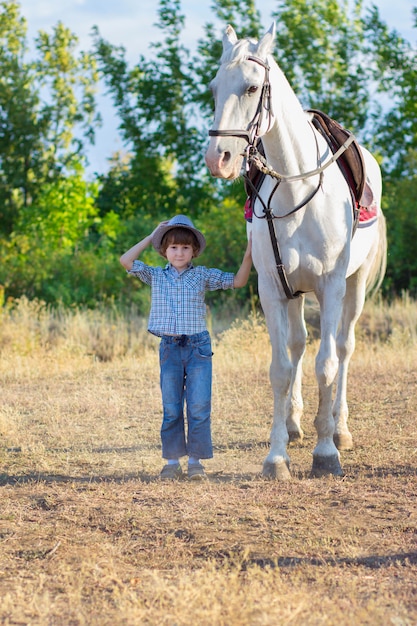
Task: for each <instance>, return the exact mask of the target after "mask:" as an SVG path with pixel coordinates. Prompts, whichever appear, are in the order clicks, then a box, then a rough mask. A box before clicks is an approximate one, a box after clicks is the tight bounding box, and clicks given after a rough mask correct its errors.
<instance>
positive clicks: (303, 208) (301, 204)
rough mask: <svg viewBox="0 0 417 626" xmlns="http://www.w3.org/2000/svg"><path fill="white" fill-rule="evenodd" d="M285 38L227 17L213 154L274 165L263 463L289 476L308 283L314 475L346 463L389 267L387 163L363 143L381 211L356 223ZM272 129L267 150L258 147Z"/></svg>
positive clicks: (269, 183)
mask: <svg viewBox="0 0 417 626" xmlns="http://www.w3.org/2000/svg"><path fill="white" fill-rule="evenodd" d="M274 39H275V24H272V26H271V28H270V29H269V31H268V32H267V33H266V34H265V35H264V36H263V38H262V39H261V40H260V41H259V42H257V41H255V40H252V39H242V40H238V38H237V36H236V33H235V31H234V29H233V28H232V27H231V26H228V27H227V29H226V31H225V34H224V37H223V55H222V57H221V64H220V68H219V70H218V72H217V75H216V77H215V78H214V80H213V81H212V83H211V89H212V92H213V96H214V100H215V117H214V123H213V129H212V130H211V131H209V134H210V135H211V139H210V143H209V146H208V149H207V152H206V157H205V158H206V163H207V166H208V168H209V170H210V172H211V174H212V175H213V176H216V177H221V178H225V179H229V180H233V179H235V178H237V177H238V176H239V174H240V172H241V168H242V165H243V163H244V158H245V157H246V162H248V160H249V161H250V159H251V156H253V155H254V153H255V157H256V156H258V160H257V163H258V165H259V163H260V164H261V165H260V167H262V164H263V166H264V168H265V170H267V171H268V174H271V172H272V175H267V176H266V177H265V179H264V181H263V183H262V186H261V188H260V191H259V193H258V196H257V199H256V201H255V203H254V215H253V222H252V225H251V229H252V248H253V261H254V265H255V268H256V270H257V273H258V282H259V295H260V299H261V304H262V308H263V310H264V314H265V318H266V322H267V326H268V332H269V335H270V340H271V344H272V362H271V367H270V380H271V384H272V388H273V394H274V416H273V425H272V430H271V440H270V450H269V453H268V455H267V457H266V459H265V461H264V465H263V474H264V476H267V477H270V478H277V479H280V480H287V479H289V478H290V476H291V475H290V471H289V466H290V459H289V456H288V452H287V445H288V442H289V440H295V439H300V438H302V435H303V432H302V429H301V426H300V418H301V414H302V411H303V400H302V395H301V377H302V358H303V354H304V351H305V347H306V336H307V332H306V327H305V322H304V295H303V294H304V293H308V292H313V293H314V294H315V295H316V297H317V300H318V302H319V305H320V335H321V338H320V347H319V350H318V353H317V355H316V361H315V371H316V377H317V382H318V390H319V401H318V409H317V416H316V418H315V421H314V424H315V427H316V431H317V444H316V446H315V448H314V451H313V465H312V475H313V476H320V475H323V474H334V475H342V474H343V472H342V468H341V464H340V453H339V450H340V449H349V448H350V447H352V436H351V434H350V432H349V430H348V426H347V417H348V407H347V401H346V386H347V373H348V365H349V361H350V358H351V356H352V353H353V350H354V347H355V335H354V328H355V324H356V321H357V320H358V317H359V315H360V314H361V312H362V308H363V305H364V301H365V294H366V293H367V292H368V290H369V287H370V286H373V287H375V285H376V286H377V287H379V286H380V283H381V281H382V279H383V276H384V272H385V264H386V227H385V218H384V217H383V215H382V212H381V210H380V206H381V190H382V182H381V174H380V169H379V166H378V164H377V162H376V161H375V159H374V158H373V157H372V155H371V154H370V153H369V152H368V151H367V150H366V149H364V148H362V151H363V158H364V160H365V164H366V175H367V181H368V182H369V184H370V186H371V188H372V190H373V194H374V203H376V205H377V207H378V213H377V217H376V218H375V219H374V220H373V221H372V220H371V221H369V223H367V226H366V227H364V228H361V227H360V225H359V227H358V228H357V229H356V230H355V228H354V211H353V203H352V193H351V190H350V188H349V186H348V184H347V182H346V179H345V177H344V175H343V173H342V172H341V169H340V167H339V165H338V163H337V162H336V158H335V157H336V155H335V156H333V153H332V152H331V151H330V150H329V145H328V143H327V141H326V140H325V139H324V137H323V136H322V134H321V133H320V132H318V131H317V129H316V128H315V127H314V126H313V124H312V116H311V114H310V113H307V112H305V111H304V110H303V109H302V106H301V104H300V102H299V100H298V98H297V97H296V95H295V93H294V91H293V90H292V88H291V87H290V85H289V83H288V81H287V79H286V78H285V76H284V74H283V73H282V71H281V70H280V68H279V67H278V65H277V63H276V62H275V61H274V59H273V58H272V56H271V50H272V49H273V45H274ZM260 137H261V138H262V144H263V146H264V151H265V159H266V160H265V161H263V162H262V161H260V160H259V153H258V154H256V149H255V146H256V142H257V140H258V138H260ZM342 151H343V149H342ZM279 172H280V173H281V174H279ZM277 183H279V184H277ZM268 212H269V216H268ZM274 248H275V252H274ZM287 292H288V293H287ZM299 294H300V295H299ZM293 296H295V297H293ZM297 296H299V297H297ZM335 380H337V390H336V394H335V397H334V398H333V393H332V388H333V383H334V381H335Z"/></svg>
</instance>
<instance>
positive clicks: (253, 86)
mask: <svg viewBox="0 0 417 626" xmlns="http://www.w3.org/2000/svg"><path fill="white" fill-rule="evenodd" d="M257 91H258V88H257V87H256V85H252V87H249V89H248V93H256V92H257Z"/></svg>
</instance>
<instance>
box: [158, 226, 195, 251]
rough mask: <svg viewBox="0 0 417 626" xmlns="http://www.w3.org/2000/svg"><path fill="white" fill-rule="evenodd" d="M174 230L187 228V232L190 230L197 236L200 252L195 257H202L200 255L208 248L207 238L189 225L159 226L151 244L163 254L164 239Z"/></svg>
mask: <svg viewBox="0 0 417 626" xmlns="http://www.w3.org/2000/svg"><path fill="white" fill-rule="evenodd" d="M174 228H186V229H187V230H190V231H191V232H192V233H193V234H194V235H195V237H196V239H197V242H198V246H199V249H198V252H197V253H196V254H195V256H196V257H197V256H200V254H201V253H202V252H203V250H204V248H205V247H206V240H205V237H204V235H203V233H201V232H200V231H199V230H197V229H196V228H192V227H191V226H188V224H163V225H161V226H159V228H158V229H157V230H156V231H155V232H154V234H153V237H152V240H151V243H152V245H153V247H154V248H155V250H156V251H157V252H159V254H161V243H162V239H163V238H164V235H166V233H167V232H168V231H169V230H174Z"/></svg>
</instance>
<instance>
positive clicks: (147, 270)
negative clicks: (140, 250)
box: [127, 261, 154, 285]
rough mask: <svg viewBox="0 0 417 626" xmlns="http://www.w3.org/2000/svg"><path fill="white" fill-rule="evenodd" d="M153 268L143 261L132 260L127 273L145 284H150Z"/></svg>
mask: <svg viewBox="0 0 417 626" xmlns="http://www.w3.org/2000/svg"><path fill="white" fill-rule="evenodd" d="M153 270H154V268H153V267H151V266H150V265H146V264H145V263H144V262H143V261H133V265H132V269H131V270H128V272H127V273H128V274H131V275H132V276H135V277H136V278H139V279H140V280H141V281H142V282H144V283H146V284H147V285H151V284H152V275H153Z"/></svg>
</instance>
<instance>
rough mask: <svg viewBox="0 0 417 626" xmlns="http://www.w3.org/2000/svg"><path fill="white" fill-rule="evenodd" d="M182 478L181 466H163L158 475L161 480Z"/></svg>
mask: <svg viewBox="0 0 417 626" xmlns="http://www.w3.org/2000/svg"><path fill="white" fill-rule="evenodd" d="M181 476H182V469H181V465H180V464H178V465H169V464H167V465H164V467H163V468H162V470H161V473H160V474H159V478H160V479H161V480H179V479H180V478H181Z"/></svg>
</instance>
